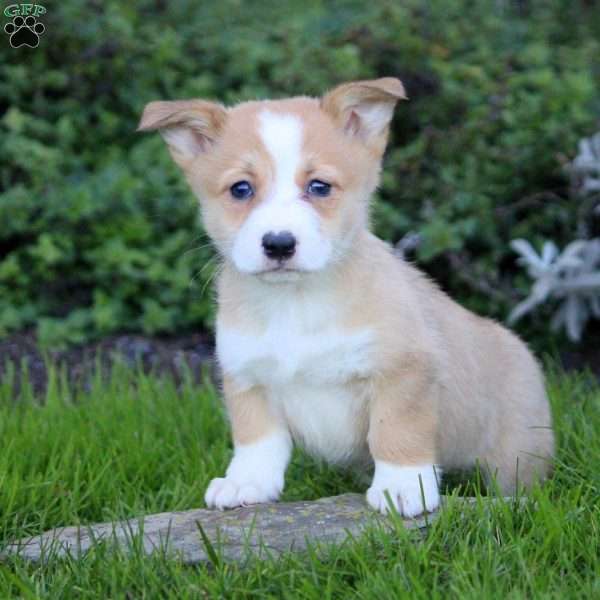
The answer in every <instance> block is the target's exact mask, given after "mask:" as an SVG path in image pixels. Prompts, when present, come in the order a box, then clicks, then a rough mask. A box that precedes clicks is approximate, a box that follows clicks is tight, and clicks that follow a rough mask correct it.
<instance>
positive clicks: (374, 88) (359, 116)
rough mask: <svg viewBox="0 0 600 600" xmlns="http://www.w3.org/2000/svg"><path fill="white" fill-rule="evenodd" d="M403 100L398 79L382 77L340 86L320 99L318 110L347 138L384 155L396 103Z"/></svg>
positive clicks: (402, 91) (401, 86) (404, 94)
mask: <svg viewBox="0 0 600 600" xmlns="http://www.w3.org/2000/svg"><path fill="white" fill-rule="evenodd" d="M406 99H407V97H406V92H405V91H404V86H403V85H402V82H401V81H400V80H399V79H396V78H395V77H382V78H381V79H371V80H369V81H352V82H350V83H344V84H342V85H339V86H338V87H336V88H334V89H333V90H331V91H330V92H328V93H327V94H326V95H325V96H323V98H322V99H321V108H322V109H323V110H324V111H325V112H327V113H328V114H329V115H330V116H331V117H332V118H333V120H334V121H335V122H336V124H337V125H338V126H339V127H341V128H342V129H343V130H344V131H345V132H346V133H347V134H348V135H351V136H356V137H358V138H360V139H362V141H363V142H364V143H365V144H366V145H367V146H368V147H369V148H371V149H373V150H374V151H376V152H379V153H383V151H384V149H385V144H386V142H387V135H388V130H389V124H390V121H391V120H392V115H393V113H394V107H395V106H396V102H398V100H406Z"/></svg>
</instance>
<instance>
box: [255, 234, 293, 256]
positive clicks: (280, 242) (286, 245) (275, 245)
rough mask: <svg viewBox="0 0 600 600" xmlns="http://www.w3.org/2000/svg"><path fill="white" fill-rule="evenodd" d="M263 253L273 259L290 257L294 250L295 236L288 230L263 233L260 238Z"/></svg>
mask: <svg viewBox="0 0 600 600" xmlns="http://www.w3.org/2000/svg"><path fill="white" fill-rule="evenodd" d="M262 245H263V248H264V250H265V254H266V255H267V256H268V257H269V258H273V259H275V260H286V259H288V258H291V257H292V256H293V254H294V251H295V250H296V238H295V237H294V236H293V235H292V234H291V233H290V232H289V231H280V232H279V233H273V232H272V231H269V233H265V235H263V239H262Z"/></svg>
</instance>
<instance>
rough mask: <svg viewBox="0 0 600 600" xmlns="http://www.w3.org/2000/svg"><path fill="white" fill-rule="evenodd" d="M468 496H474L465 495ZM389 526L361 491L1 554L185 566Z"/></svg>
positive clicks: (63, 531) (179, 515) (77, 531)
mask: <svg viewBox="0 0 600 600" xmlns="http://www.w3.org/2000/svg"><path fill="white" fill-rule="evenodd" d="M464 500H465V501H469V500H470V499H468V498H465V499H464ZM436 516H437V513H432V514H429V515H427V518H425V517H424V516H421V517H419V518H416V519H404V520H403V522H404V525H405V527H407V528H410V529H419V528H423V527H425V526H426V525H427V523H428V522H429V523H431V522H432V521H433V520H434V519H435V518H436ZM377 523H380V524H383V525H384V526H385V525H386V523H387V524H388V525H389V521H388V520H387V518H386V517H382V516H381V515H379V514H377V513H375V512H374V511H373V510H372V509H371V508H369V507H368V506H367V504H366V502H365V499H364V496H363V495H362V494H343V495H341V496H333V497H331V498H322V499H320V500H316V501H310V502H286V503H273V504H261V505H256V506H249V507H243V508H238V509H235V510H229V511H225V512H220V511H217V510H206V509H196V510H186V511H181V512H165V513H159V514H155V515H148V516H144V517H140V518H134V519H129V520H127V521H118V522H114V523H100V524H95V525H81V526H74V527H61V528H57V529H52V530H50V531H47V532H46V533H43V534H42V535H39V536H35V537H31V538H25V539H22V540H19V541H17V542H15V543H13V544H11V545H9V546H8V547H7V548H5V549H4V551H3V553H2V555H0V558H6V557H8V556H11V555H18V556H20V557H22V558H25V559H28V560H31V561H34V562H39V561H46V560H50V559H52V558H57V557H64V556H67V555H69V556H72V557H81V556H82V555H84V554H85V553H86V552H87V551H88V550H90V549H91V548H93V547H94V546H96V545H98V544H99V543H103V544H109V545H112V546H113V547H114V546H116V547H118V548H119V549H121V550H124V551H125V552H127V551H130V550H131V548H132V544H133V545H135V547H138V548H139V547H140V546H142V547H143V550H144V552H145V553H146V554H153V553H156V552H159V553H161V554H169V555H175V556H177V557H178V558H180V559H181V560H182V561H183V562H184V563H186V564H199V563H207V562H212V561H213V560H214V559H215V556H216V557H218V560H224V561H243V560H245V559H247V558H249V557H254V558H256V557H258V558H260V557H263V558H264V557H266V556H269V555H270V556H273V555H275V556H277V555H278V554H281V553H282V552H288V551H302V550H305V549H306V548H307V545H308V544H311V545H320V544H329V543H341V542H343V541H344V540H346V539H348V538H349V537H356V536H358V535H359V534H360V533H361V532H362V531H363V530H364V528H365V527H367V526H369V525H372V524H377Z"/></svg>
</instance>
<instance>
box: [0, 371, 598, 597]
mask: <svg viewBox="0 0 600 600" xmlns="http://www.w3.org/2000/svg"><path fill="white" fill-rule="evenodd" d="M11 387H12V386H11V382H10V377H8V378H5V380H4V382H3V383H1V384H0V550H1V548H2V546H3V545H4V544H6V543H8V542H9V541H11V540H14V539H15V538H19V537H23V536H25V535H29V534H37V533H40V532H42V531H44V530H46V529H48V528H52V527H56V526H59V525H66V524H77V523H89V522H94V521H104V520H108V519H116V518H124V517H131V516H137V515H141V514H143V513H149V512H158V511H164V510H180V509H186V508H193V507H198V506H201V505H202V496H203V492H204V489H205V487H206V485H207V482H208V481H209V479H210V478H211V477H213V476H215V475H217V474H221V473H222V472H223V470H224V468H225V467H226V465H227V462H228V458H229V457H230V454H231V450H230V444H229V438H228V434H227V426H226V422H225V419H224V415H223V411H222V409H221V407H220V404H219V401H218V397H217V394H216V393H215V391H214V390H213V389H211V387H210V386H209V385H203V386H197V385H195V384H193V383H192V382H191V381H186V382H185V383H184V384H183V385H182V386H180V388H179V389H177V387H176V386H175V384H174V383H173V382H172V381H171V380H169V379H166V378H156V377H153V376H147V375H143V374H141V373H134V372H131V371H128V370H127V369H126V368H125V367H117V368H116V369H115V370H114V372H113V373H112V376H111V377H110V378H109V379H108V380H104V381H103V380H102V379H101V378H99V377H98V378H96V379H95V380H94V381H93V382H92V385H91V387H90V389H88V390H87V391H85V392H82V391H73V390H69V389H68V388H67V386H66V385H64V383H63V382H61V378H60V377H59V376H57V375H56V373H54V374H53V377H52V380H51V385H50V387H49V390H48V393H47V396H46V398H45V400H44V401H43V402H42V403H40V402H39V401H38V400H35V399H34V398H33V397H32V395H31V393H30V391H29V390H28V389H27V386H25V387H24V388H23V389H22V392H21V396H20V397H19V398H18V399H15V398H14V397H13V394H12V391H11ZM549 389H550V394H551V398H552V404H553V408H554V415H555V422H556V428H557V433H558V446H559V456H558V461H557V468H556V472H555V475H554V477H553V478H552V480H551V481H549V482H548V483H547V484H546V485H545V486H544V487H543V488H541V489H538V490H535V491H534V492H533V494H532V495H531V497H530V498H531V500H530V501H527V502H526V503H525V504H524V505H523V506H521V507H517V506H515V505H513V503H499V504H498V505H496V506H494V507H492V508H489V507H488V508H487V509H486V508H485V505H484V504H483V503H482V504H480V505H476V506H474V507H473V508H469V509H467V510H466V511H465V512H462V513H461V510H460V508H459V507H458V504H457V503H453V502H450V504H449V506H448V507H447V508H446V509H445V510H444V511H443V513H442V515H441V517H440V518H439V520H437V521H436V522H435V523H434V524H433V525H432V526H431V527H430V529H429V530H428V532H427V534H426V535H425V536H424V538H421V537H417V535H416V534H414V533H410V532H406V531H404V530H403V529H402V528H401V527H397V528H396V529H395V530H394V531H393V532H384V531H375V530H373V531H371V532H369V533H368V534H367V535H366V536H365V537H364V538H361V539H360V540H354V541H352V542H351V543H346V544H343V545H342V546H339V547H335V548H331V549H329V550H327V551H326V552H325V553H324V554H323V553H321V554H317V553H316V552H313V551H309V552H307V553H305V554H302V555H288V556H284V557H282V558H279V559H276V560H275V559H273V560H271V561H267V562H255V563H254V564H250V565H245V566H244V567H239V566H235V565H227V564H220V565H217V566H216V567H215V568H207V567H194V568H192V567H185V566H184V565H182V564H181V563H179V562H177V561H175V560H167V559H165V558H164V557H155V558H152V559H150V558H147V557H144V556H143V555H142V554H141V553H140V552H134V553H133V555H132V556H130V557H125V556H120V555H115V554H110V553H108V552H107V551H106V549H105V548H102V547H98V549H97V550H96V551H94V552H92V553H91V554H90V555H88V556H87V557H86V558H85V559H83V560H79V561H76V560H73V559H64V560H60V561H54V562H51V563H49V564H47V565H45V566H42V567H35V566H32V565H30V564H27V563H25V562H23V561H21V560H19V559H14V560H11V561H9V562H6V563H4V564H2V565H0V598H10V597H23V598H38V597H42V598H171V597H172V598H203V597H209V598H212V597H227V598H235V597H248V596H252V597H272V598H320V599H326V598H350V597H356V598H378V599H379V598H399V597H400V598H401V597H410V598H427V599H429V598H438V597H439V598H447V597H458V598H477V599H479V598H487V597H490V598H533V597H535V598H540V597H542V598H594V597H596V598H598V597H600V388H599V387H597V386H596V385H595V384H593V383H592V380H591V378H590V377H587V376H585V375H579V376H566V375H563V374H557V373H555V372H554V373H551V374H550V375H549ZM364 488H365V486H364V483H360V480H359V479H358V478H355V477H353V476H352V475H351V474H349V473H340V472H338V471H335V470H332V469H329V468H327V467H325V466H323V465H321V464H319V463H317V462H315V461H313V460H312V459H310V458H308V457H307V456H305V455H303V454H301V453H297V454H296V455H295V457H294V461H293V463H292V465H291V468H290V470H289V472H288V477H287V488H286V492H285V496H284V499H285V500H294V499H311V498H317V497H320V496H323V495H329V494H336V493H341V492H344V491H349V490H353V491H364ZM452 493H454V494H457V493H458V490H456V489H455V490H454V491H453V492H452Z"/></svg>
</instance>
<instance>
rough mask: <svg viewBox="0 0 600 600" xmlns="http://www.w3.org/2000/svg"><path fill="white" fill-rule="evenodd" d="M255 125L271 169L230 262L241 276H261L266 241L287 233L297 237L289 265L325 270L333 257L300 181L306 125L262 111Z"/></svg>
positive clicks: (294, 118)
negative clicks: (275, 234)
mask: <svg viewBox="0 0 600 600" xmlns="http://www.w3.org/2000/svg"><path fill="white" fill-rule="evenodd" d="M257 125H258V128H257V129H258V135H259V138H260V140H261V142H262V144H263V146H264V149H265V150H266V152H267V153H268V155H269V156H270V158H271V163H272V165H273V170H272V173H269V175H270V178H269V180H268V182H267V184H266V187H265V189H264V191H263V194H264V195H263V198H262V200H261V202H259V203H258V205H257V206H256V207H255V208H253V210H252V211H251V213H250V215H249V217H248V218H247V219H246V221H245V222H244V224H243V225H242V227H241V228H240V229H239V231H238V233H237V235H236V237H235V240H234V243H233V247H232V251H231V259H232V261H233V263H234V264H235V266H236V267H237V268H238V269H239V270H240V271H242V272H245V273H258V272H262V271H264V270H266V269H268V267H269V260H268V259H267V258H266V256H265V253H264V251H263V247H262V239H263V236H264V235H265V234H267V233H269V232H275V233H278V232H280V231H289V232H290V233H291V234H292V235H293V236H294V237H295V238H296V252H295V253H294V256H293V257H292V258H291V259H290V260H289V261H288V266H289V267H290V268H292V269H298V270H301V271H315V270H319V269H322V268H323V267H324V266H325V264H326V263H327V262H328V260H329V258H330V256H331V252H332V250H331V242H330V241H329V240H328V239H327V238H325V237H324V236H323V234H322V232H321V227H320V220H319V215H318V213H317V211H316V210H315V209H314V208H313V207H312V206H311V205H310V203H309V202H306V201H305V200H304V199H303V198H302V189H301V187H300V186H299V185H298V184H297V182H296V177H297V175H298V173H299V172H300V169H301V167H302V138H303V135H304V131H303V128H304V127H303V125H304V124H303V121H302V119H301V118H300V117H298V116H297V115H293V114H289V113H278V112H273V111H270V110H264V111H262V112H261V113H260V114H259V115H258V124H257ZM271 266H272V265H271ZM279 275H280V274H278V281H279V280H281V277H279ZM284 275H285V274H284Z"/></svg>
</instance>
